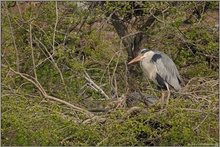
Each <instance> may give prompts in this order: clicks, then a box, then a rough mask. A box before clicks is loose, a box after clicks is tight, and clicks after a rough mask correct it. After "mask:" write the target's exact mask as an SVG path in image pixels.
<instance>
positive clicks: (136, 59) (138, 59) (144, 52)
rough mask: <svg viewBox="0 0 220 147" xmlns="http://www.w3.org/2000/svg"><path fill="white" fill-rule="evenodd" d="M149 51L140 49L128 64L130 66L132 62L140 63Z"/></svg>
mask: <svg viewBox="0 0 220 147" xmlns="http://www.w3.org/2000/svg"><path fill="white" fill-rule="evenodd" d="M149 51H151V50H150V49H142V50H141V51H140V53H139V55H138V56H137V57H135V58H134V59H133V60H131V61H130V62H129V63H128V64H132V63H134V62H137V61H140V60H141V59H143V58H144V57H146V55H147V53H148V52H149Z"/></svg>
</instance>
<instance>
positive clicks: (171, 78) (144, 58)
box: [128, 49, 182, 104]
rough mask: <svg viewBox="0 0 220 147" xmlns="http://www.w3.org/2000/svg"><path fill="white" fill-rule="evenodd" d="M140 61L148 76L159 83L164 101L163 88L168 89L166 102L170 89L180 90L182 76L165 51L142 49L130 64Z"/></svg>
mask: <svg viewBox="0 0 220 147" xmlns="http://www.w3.org/2000/svg"><path fill="white" fill-rule="evenodd" d="M137 61H140V66H141V68H142V71H143V73H144V75H145V76H146V77H148V78H149V79H150V80H152V81H153V82H154V83H155V84H157V86H158V88H160V89H161V90H162V96H161V98H162V100H163V101H164V93H163V90H167V91H168V96H167V101H166V104H168V102H169V98H170V89H169V87H172V88H174V89H175V90H180V88H181V86H180V84H181V83H182V78H181V77H180V75H179V72H178V70H177V68H176V65H175V64H174V62H173V61H172V60H171V59H170V58H169V57H168V56H167V55H166V54H165V53H163V52H160V51H152V50H150V49H142V50H141V52H140V53H139V55H138V56H137V57H135V58H134V59H133V60H131V61H130V62H129V63H128V64H132V63H134V62H137Z"/></svg>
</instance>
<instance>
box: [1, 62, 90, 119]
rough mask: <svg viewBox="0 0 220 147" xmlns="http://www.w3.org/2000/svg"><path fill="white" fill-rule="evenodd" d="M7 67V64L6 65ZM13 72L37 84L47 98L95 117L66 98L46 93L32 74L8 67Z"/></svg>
mask: <svg viewBox="0 0 220 147" xmlns="http://www.w3.org/2000/svg"><path fill="white" fill-rule="evenodd" d="M2 66H5V65H2ZM5 67H7V66H5ZM8 68H9V69H10V70H11V71H12V72H13V73H15V74H16V75H19V76H20V77H22V78H24V79H25V80H27V81H29V82H30V83H32V84H33V85H35V87H36V88H37V89H38V90H39V91H40V92H41V94H42V95H43V96H44V97H45V98H48V99H50V100H54V101H56V102H59V103H62V104H65V105H67V106H69V107H71V108H73V109H74V110H76V111H79V112H81V113H84V114H86V115H87V116H89V117H93V116H94V114H93V113H91V112H89V111H87V110H86V109H83V108H80V107H77V106H75V105H73V104H70V103H69V102H66V101H64V100H61V99H58V98H56V97H53V96H50V95H48V94H47V93H46V91H45V90H44V88H43V87H42V86H41V84H40V83H39V82H38V81H37V80H36V79H35V78H34V77H32V76H30V75H27V74H24V73H20V72H17V71H15V70H13V69H12V68H11V67H8Z"/></svg>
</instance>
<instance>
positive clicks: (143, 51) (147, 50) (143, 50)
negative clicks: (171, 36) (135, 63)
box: [140, 49, 150, 54]
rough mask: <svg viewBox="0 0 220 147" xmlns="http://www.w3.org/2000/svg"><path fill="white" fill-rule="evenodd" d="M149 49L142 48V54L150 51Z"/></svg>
mask: <svg viewBox="0 0 220 147" xmlns="http://www.w3.org/2000/svg"><path fill="white" fill-rule="evenodd" d="M149 51H150V50H149V49H142V50H141V52H140V54H144V53H146V52H149Z"/></svg>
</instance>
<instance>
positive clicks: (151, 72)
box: [140, 60, 157, 84]
mask: <svg viewBox="0 0 220 147" xmlns="http://www.w3.org/2000/svg"><path fill="white" fill-rule="evenodd" d="M140 64H141V68H142V70H143V73H144V74H145V75H146V76H147V77H148V78H149V79H150V80H152V81H153V82H154V83H156V84H157V81H156V80H155V79H156V67H155V65H154V64H153V63H152V62H150V61H146V60H143V61H141V62H140Z"/></svg>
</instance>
